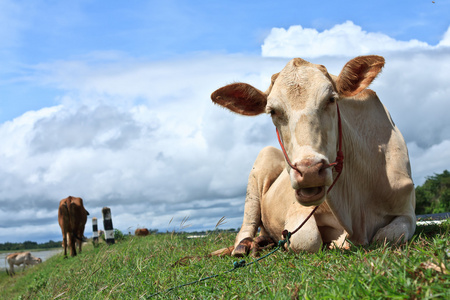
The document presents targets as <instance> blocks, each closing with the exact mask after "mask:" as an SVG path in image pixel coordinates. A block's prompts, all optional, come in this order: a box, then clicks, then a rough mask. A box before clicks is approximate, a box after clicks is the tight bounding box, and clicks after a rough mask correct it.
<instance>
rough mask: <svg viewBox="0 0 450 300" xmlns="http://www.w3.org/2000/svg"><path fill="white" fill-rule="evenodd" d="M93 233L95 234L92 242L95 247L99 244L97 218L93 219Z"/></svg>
mask: <svg viewBox="0 0 450 300" xmlns="http://www.w3.org/2000/svg"><path fill="white" fill-rule="evenodd" d="M92 232H93V233H94V234H93V236H92V240H93V242H94V245H97V244H98V226H97V218H96V217H94V218H92Z"/></svg>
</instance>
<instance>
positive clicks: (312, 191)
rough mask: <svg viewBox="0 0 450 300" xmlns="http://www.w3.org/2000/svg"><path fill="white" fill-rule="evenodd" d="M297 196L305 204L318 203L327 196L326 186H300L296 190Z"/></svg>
mask: <svg viewBox="0 0 450 300" xmlns="http://www.w3.org/2000/svg"><path fill="white" fill-rule="evenodd" d="M295 196H296V198H297V200H298V201H299V202H300V203H301V204H303V205H317V204H320V203H321V202H322V199H323V198H324V196H325V186H315V187H308V188H300V189H298V190H295Z"/></svg>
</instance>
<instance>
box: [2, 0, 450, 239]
mask: <svg viewBox="0 0 450 300" xmlns="http://www.w3.org/2000/svg"><path fill="white" fill-rule="evenodd" d="M434 2H435V3H432V1H368V2H367V3H366V2H361V1H339V2H337V1H321V2H320V3H317V2H314V1H276V2H275V1H140V2H138V1H108V2H101V1H6V0H0V25H1V26H0V39H1V40H2V43H0V63H1V66H2V67H1V69H0V99H1V102H0V138H1V139H2V141H3V147H2V149H0V182H1V183H0V207H1V209H0V242H6V241H23V240H33V241H47V240H48V239H50V238H51V239H60V233H59V227H58V225H57V222H56V211H57V210H56V209H57V203H58V202H59V200H60V199H62V198H64V197H66V196H68V195H73V196H81V197H83V198H84V199H85V202H86V206H87V208H88V210H89V211H90V212H91V215H92V216H97V217H100V211H101V208H102V207H103V206H109V207H111V208H112V215H113V223H115V225H116V226H117V227H118V228H119V229H121V230H123V231H125V232H126V231H127V230H130V231H134V229H135V228H136V227H137V226H145V227H149V228H158V229H160V230H163V231H165V230H173V229H179V228H178V227H177V226H178V225H179V224H180V222H181V220H182V219H183V218H185V217H186V216H188V217H189V222H188V223H189V224H190V225H191V227H190V229H192V230H200V229H214V226H215V224H216V222H217V221H218V220H219V219H220V218H221V217H222V216H225V217H226V218H227V223H226V224H225V225H223V226H224V227H226V228H227V227H233V228H237V227H239V226H240V222H241V220H242V213H243V203H244V197H245V186H246V180H247V176H248V172H249V170H250V169H251V165H252V163H253V161H254V159H255V158H256V155H257V153H258V151H259V150H260V149H261V148H262V147H264V146H266V145H274V146H276V138H275V136H274V135H273V134H272V130H273V125H272V124H271V122H270V120H268V119H267V118H266V117H264V116H261V117H256V118H243V117H240V116H235V115H232V114H230V113H228V112H226V111H224V110H222V109H219V108H218V107H215V106H213V105H212V104H211V103H210V100H209V95H210V93H211V92H212V91H214V90H215V89H216V88H218V87H220V86H222V85H225V84H227V83H230V82H233V81H243V82H248V83H251V84H254V85H255V86H256V87H258V88H260V89H262V90H265V88H266V87H267V85H268V82H269V79H270V76H271V75H272V74H273V73H276V72H278V71H280V70H281V69H282V68H283V66H284V65H285V64H286V62H287V61H289V59H291V58H293V57H302V58H305V59H307V60H310V61H312V62H316V63H321V64H324V65H325V66H327V68H328V69H329V71H330V72H332V73H335V74H336V73H338V72H339V71H340V68H342V66H343V65H344V64H345V62H346V61H348V60H349V59H351V58H352V57H353V56H356V55H362V54H368V53H371V54H380V55H383V56H385V58H386V61H387V63H386V67H385V69H384V71H383V73H382V75H381V76H380V77H379V78H378V79H377V80H376V81H375V82H374V84H373V86H372V88H373V89H374V90H376V91H377V93H378V95H379V96H380V98H381V100H382V101H383V103H384V104H385V105H386V106H387V108H388V109H389V110H390V112H391V114H392V116H393V118H394V120H395V121H396V124H397V125H398V126H399V128H400V130H401V131H402V132H403V134H404V136H405V139H406V141H407V143H408V147H409V149H410V156H411V162H412V167H413V175H414V180H415V182H416V184H421V183H423V181H424V180H425V177H426V176H428V175H432V174H433V172H441V171H442V170H444V169H449V168H450V164H449V163H448V161H449V160H448V158H450V153H449V152H450V151H449V150H448V149H449V148H448V146H449V145H450V134H449V133H448V132H450V124H449V121H448V117H447V116H446V114H445V112H446V111H448V109H450V104H449V101H448V95H449V92H450V88H449V87H448V86H449V85H448V72H449V71H448V70H449V69H450V50H449V47H450V31H449V26H450V1H439V0H436V1H434ZM267 132H269V133H270V134H267ZM217 166H220V167H219V168H218V167H217ZM218 169H219V170H220V172H218V171H217V170H218ZM172 218H173V221H172V222H170V220H172ZM87 228H88V230H89V229H90V220H89V221H88V226H87ZM89 234H90V233H89V231H87V235H89Z"/></svg>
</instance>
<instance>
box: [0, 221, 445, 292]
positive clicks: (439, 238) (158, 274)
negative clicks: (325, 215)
mask: <svg viewBox="0 0 450 300" xmlns="http://www.w3.org/2000/svg"><path fill="white" fill-rule="evenodd" d="M449 232H450V223H449V222H447V223H446V224H444V225H441V226H440V227H437V226H433V227H430V226H428V227H427V229H426V230H424V229H420V228H419V229H418V233H417V234H416V235H415V236H414V238H413V240H412V241H411V242H410V243H408V244H407V245H403V246H389V245H378V246H368V247H356V246H354V247H352V248H351V249H349V250H339V249H334V250H323V251H321V252H319V253H316V254H308V253H301V254H293V253H288V252H284V251H277V252H275V254H273V255H271V256H269V257H267V258H266V259H264V260H261V261H260V262H258V263H255V264H253V265H251V266H248V267H245V268H239V269H236V270H234V271H232V272H229V273H226V274H223V273H224V272H226V271H228V270H230V269H232V268H233V262H234V261H238V260H239V259H236V258H232V257H224V258H218V257H208V254H209V253H210V252H211V251H213V250H216V249H218V248H221V247H225V246H229V245H231V244H232V243H233V240H234V236H235V234H229V233H213V234H210V235H209V236H208V237H206V238H198V239H188V238H187V235H186V234H160V235H150V236H147V237H141V238H137V237H133V236H126V237H125V238H124V239H123V240H122V241H120V242H118V243H116V244H115V245H111V246H107V245H105V244H101V245H100V246H98V247H93V246H92V245H91V244H89V245H88V246H86V247H85V248H84V251H83V253H82V254H81V255H79V256H77V257H75V258H69V259H63V256H62V254H61V255H57V256H55V257H53V258H50V259H49V260H48V261H46V262H45V263H43V264H41V265H37V266H35V267H32V268H30V269H28V270H27V271H25V272H23V273H20V274H18V275H17V276H16V277H13V278H10V277H8V276H6V274H5V273H4V274H2V275H0V298H2V299H3V298H4V299H139V298H143V299H145V298H147V297H149V296H150V295H152V294H154V293H157V292H162V293H161V294H158V295H157V296H155V297H154V298H156V299H450V273H449V271H448V270H449V267H450V266H449V256H450V253H449V252H450V244H449V241H448V237H449ZM246 260H247V262H250V261H252V258H250V257H248V258H246ZM440 266H442V268H441V267H440ZM215 274H221V275H220V276H219V277H217V278H213V279H210V280H206V281H203V282H200V283H195V284H192V285H189V286H185V287H181V288H177V289H174V290H172V291H170V292H167V293H166V292H164V291H165V290H166V289H169V288H172V287H175V286H178V285H181V284H184V283H188V282H192V281H196V280H198V279H200V278H204V277H208V276H212V275H215Z"/></svg>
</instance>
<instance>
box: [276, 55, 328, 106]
mask: <svg viewBox="0 0 450 300" xmlns="http://www.w3.org/2000/svg"><path fill="white" fill-rule="evenodd" d="M332 87H333V82H332V79H331V76H330V75H329V74H328V72H327V69H326V68H325V67H324V66H322V65H316V64H312V63H310V62H307V61H305V60H303V59H301V58H295V59H293V60H291V61H290V62H289V63H288V64H287V65H286V66H285V67H284V69H283V70H282V71H281V72H280V73H279V74H278V77H277V78H276V80H275V82H274V83H273V87H272V89H271V92H270V95H269V99H272V100H273V101H281V100H283V101H288V102H289V106H290V107H291V108H292V109H303V108H304V107H305V105H306V104H307V102H308V101H315V100H318V98H320V96H321V95H323V94H324V93H329V91H330V90H332ZM269 102H271V101H270V100H269Z"/></svg>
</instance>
